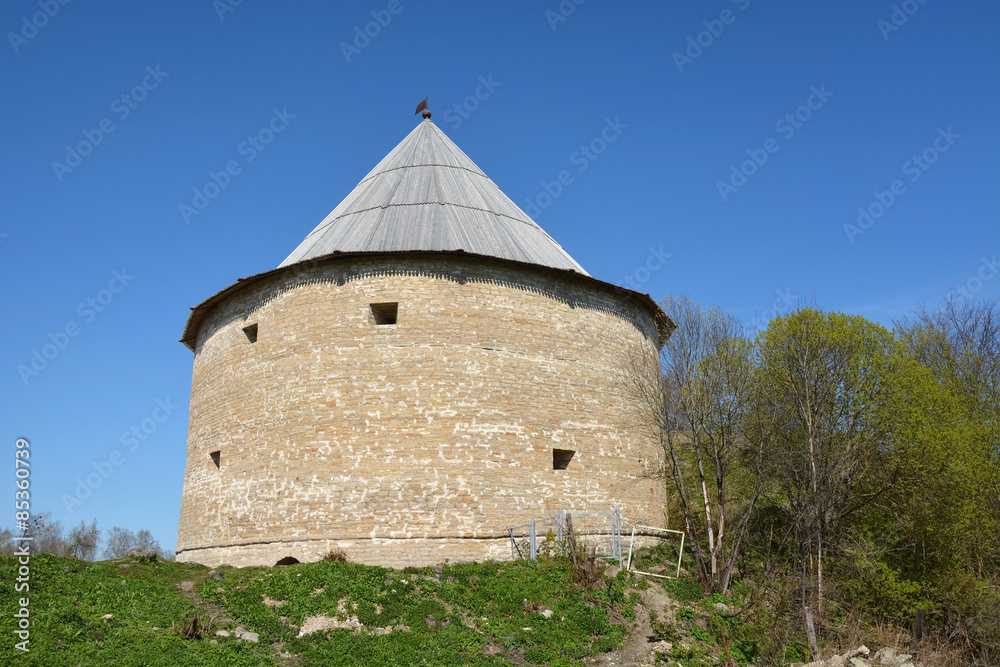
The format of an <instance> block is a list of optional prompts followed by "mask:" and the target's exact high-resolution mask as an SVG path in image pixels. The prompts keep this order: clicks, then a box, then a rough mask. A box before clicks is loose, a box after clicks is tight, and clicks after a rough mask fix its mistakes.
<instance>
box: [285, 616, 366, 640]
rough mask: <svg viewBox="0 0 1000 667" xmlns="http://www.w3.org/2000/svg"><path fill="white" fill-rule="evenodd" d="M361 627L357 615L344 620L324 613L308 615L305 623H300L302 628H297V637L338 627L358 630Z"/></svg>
mask: <svg viewBox="0 0 1000 667" xmlns="http://www.w3.org/2000/svg"><path fill="white" fill-rule="evenodd" d="M362 627H364V626H362V625H361V621H359V620H358V617H357V616H351V617H349V618H347V619H346V620H343V621H341V620H339V619H336V618H330V617H329V616H326V615H325V614H319V615H318V616H310V617H309V618H307V619H306V621H305V623H303V624H302V628H301V629H300V630H299V637H304V636H306V635H311V634H312V633H314V632H321V631H324V630H336V629H338V628H346V629H348V630H353V631H354V632H358V631H359V630H361V628H362Z"/></svg>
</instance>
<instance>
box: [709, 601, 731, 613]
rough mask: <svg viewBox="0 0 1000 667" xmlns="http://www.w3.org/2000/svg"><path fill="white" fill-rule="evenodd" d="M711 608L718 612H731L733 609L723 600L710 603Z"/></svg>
mask: <svg viewBox="0 0 1000 667" xmlns="http://www.w3.org/2000/svg"><path fill="white" fill-rule="evenodd" d="M712 609H714V610H715V611H717V612H719V613H720V614H731V613H733V610H732V609H730V608H729V605H728V604H726V603H725V602H716V603H715V604H713V605H712Z"/></svg>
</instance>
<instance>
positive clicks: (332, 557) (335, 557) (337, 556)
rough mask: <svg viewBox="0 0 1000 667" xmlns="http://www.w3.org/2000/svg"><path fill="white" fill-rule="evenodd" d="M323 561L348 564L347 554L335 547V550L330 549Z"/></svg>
mask: <svg viewBox="0 0 1000 667" xmlns="http://www.w3.org/2000/svg"><path fill="white" fill-rule="evenodd" d="M323 560H328V561H330V562H331V563H346V562H347V554H346V553H344V550H343V549H341V548H339V547H334V548H333V549H330V550H329V551H327V552H326V555H325V556H323Z"/></svg>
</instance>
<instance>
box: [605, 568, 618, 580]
mask: <svg viewBox="0 0 1000 667" xmlns="http://www.w3.org/2000/svg"><path fill="white" fill-rule="evenodd" d="M619 572H621V568H620V567H618V566H617V565H610V566H608V568H607V569H606V570H604V576H605V577H607V578H608V579H614V578H615V577H617V576H618V573H619Z"/></svg>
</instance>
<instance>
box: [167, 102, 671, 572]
mask: <svg viewBox="0 0 1000 667" xmlns="http://www.w3.org/2000/svg"><path fill="white" fill-rule="evenodd" d="M425 116H426V117H425V119H424V120H423V122H421V123H420V124H419V125H418V126H417V127H416V128H415V129H414V130H413V131H412V132H411V133H410V134H409V135H408V136H407V137H406V138H405V139H403V141H402V142H401V143H400V144H399V145H398V146H396V148H395V149H393V151H392V152H391V153H389V155H387V156H386V157H385V159H383V160H382V161H381V162H380V163H379V164H378V165H377V166H376V167H375V168H374V169H373V170H372V171H371V173H369V174H368V175H367V176H366V177H365V178H364V179H362V181H361V182H360V183H359V184H358V186H357V187H356V188H355V189H354V190H353V191H352V192H351V193H350V194H349V195H348V196H347V198H346V199H344V200H343V201H342V202H341V203H340V205H339V206H337V208H336V209H334V211H333V212H332V213H331V214H330V215H329V216H327V217H326V219H325V220H323V221H322V222H321V223H320V224H319V225H318V226H317V227H316V228H315V229H314V230H313V231H312V232H311V233H310V234H309V235H308V236H307V237H306V238H305V240H304V241H303V242H302V243H301V244H300V245H299V247H298V248H296V249H295V250H294V251H293V252H292V254H291V255H289V256H288V258H287V259H285V261H284V262H282V264H281V266H279V267H278V268H277V269H275V270H272V271H267V272H265V273H260V274H257V275H254V276H250V277H249V278H243V279H240V280H238V281H237V282H236V283H235V284H233V285H231V286H229V287H227V288H226V289H224V290H222V291H221V292H219V293H218V294H216V295H215V296H212V297H210V298H209V299H207V300H206V301H204V302H202V303H201V304H199V305H198V306H197V307H195V308H193V309H192V311H191V315H190V317H189V319H188V321H187V325H186V326H185V329H184V335H183V337H182V339H181V341H182V342H183V343H184V344H185V345H187V346H188V347H189V348H191V349H192V350H193V351H194V371H193V377H192V386H191V411H190V424H189V431H188V445H187V466H186V469H185V478H184V492H183V498H182V502H181V516H180V527H179V531H178V540H177V559H178V560H181V561H196V562H200V563H204V564H207V565H218V564H220V563H229V564H231V565H273V564H274V563H275V562H277V561H278V560H279V559H282V558H285V557H289V556H290V557H294V558H296V559H298V560H301V561H310V560H318V559H319V558H321V557H322V556H323V555H324V554H325V553H327V551H329V550H330V549H331V548H334V547H339V548H341V549H343V550H344V551H345V552H346V553H347V555H348V558H350V559H351V560H354V561H358V562H364V563H371V564H382V565H391V566H397V567H399V566H403V565H428V564H434V563H438V562H441V561H443V560H444V559H446V558H447V559H450V560H452V561H456V560H472V559H476V560H483V559H490V558H504V557H509V555H510V547H509V543H508V541H507V536H506V528H508V527H510V526H514V525H517V524H523V523H526V522H527V521H528V519H529V517H530V516H532V515H534V516H536V517H542V516H545V515H547V514H550V513H552V512H554V511H555V510H557V509H566V510H571V511H584V510H604V509H608V508H609V507H610V506H612V505H614V504H618V505H620V507H621V513H622V516H623V518H624V520H625V522H626V526H627V525H628V524H631V523H645V524H650V523H652V524H654V525H656V524H658V523H659V520H660V518H661V517H662V507H663V500H664V497H663V485H662V482H656V481H653V480H651V479H649V478H648V476H647V475H646V473H647V472H648V471H649V470H651V469H654V468H655V466H656V462H657V460H658V455H659V445H658V442H657V441H656V440H655V438H654V437H653V436H652V434H651V431H649V430H648V429H646V428H644V427H643V425H642V423H641V417H640V416H639V415H640V413H641V410H640V409H639V407H640V406H637V405H635V404H634V403H635V399H633V398H630V397H629V396H627V395H625V394H627V392H623V391H622V387H621V382H620V377H621V371H622V368H623V367H624V364H625V363H626V362H627V358H628V355H633V358H634V356H635V355H639V356H640V357H641V358H643V359H646V360H650V361H652V363H655V360H656V358H657V354H658V352H659V349H660V348H661V347H662V345H663V343H664V342H665V340H666V338H667V336H669V335H670V331H671V329H672V327H673V324H672V323H671V322H670V320H669V319H668V318H667V317H666V316H665V315H664V313H663V312H662V311H661V310H660V308H659V307H658V306H657V305H656V304H655V303H654V302H653V300H652V299H650V298H649V297H648V296H647V295H643V294H639V293H637V292H633V291H631V290H628V289H624V288H622V287H618V286H615V285H612V284H609V283H605V282H603V281H600V280H597V279H595V278H592V277H590V275H589V274H587V272H586V271H584V270H583V268H582V267H581V266H580V265H579V264H577V263H576V261H574V260H573V258H572V257H570V256H569V254H567V253H566V251H565V250H563V248H562V247H561V246H560V245H559V244H558V243H556V242H555V241H554V240H553V239H552V238H551V237H550V236H549V235H548V234H546V233H545V232H544V231H543V230H542V229H541V227H539V226H538V225H537V224H536V223H535V222H534V221H532V220H531V219H530V218H529V217H528V216H527V215H525V214H524V212H523V211H521V210H520V209H519V208H518V207H517V206H516V205H515V204H514V203H513V202H512V201H511V200H510V199H508V198H507V197H506V196H505V195H504V194H503V193H502V192H501V191H500V189H499V188H498V187H497V186H496V185H495V184H494V183H493V182H492V181H491V180H490V179H489V178H488V177H487V176H486V174H484V173H483V172H482V171H481V170H480V169H479V168H478V167H477V166H476V165H475V164H474V163H473V162H472V160H470V159H469V158H468V157H467V156H466V155H465V154H464V153H463V152H462V151H461V150H460V149H459V148H458V147H457V146H456V145H455V144H454V143H453V142H452V141H451V140H450V139H448V138H447V137H446V136H445V135H444V133H443V132H441V130H440V129H438V128H437V126H435V125H434V124H433V123H432V122H431V121H430V118H429V114H426V113H425Z"/></svg>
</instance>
